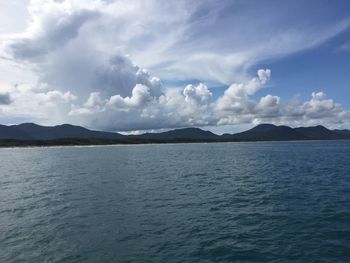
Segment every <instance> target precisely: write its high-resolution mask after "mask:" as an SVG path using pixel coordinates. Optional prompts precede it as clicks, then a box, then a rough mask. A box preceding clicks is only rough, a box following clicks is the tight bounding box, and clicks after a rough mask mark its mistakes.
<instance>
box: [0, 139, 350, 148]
mask: <svg viewBox="0 0 350 263" xmlns="http://www.w3.org/2000/svg"><path fill="white" fill-rule="evenodd" d="M11 141H12V140H11ZM321 141H328V142H331V141H350V139H305V140H237V141H185V140H179V141H152V142H151V141H147V142H115V143H103V142H101V143H94V144H92V143H91V144H89V143H77V144H71V143H61V144H55V143H53V141H51V140H50V141H37V143H33V142H32V143H30V142H29V143H27V142H26V141H16V142H13V143H12V144H11V143H10V144H9V143H4V140H0V148H1V149H5V148H9V149H11V148H61V147H98V146H143V145H166V144H167V145H169V144H170V145H171V144H173V145H176V144H207V143H259V142H261V143H264V142H321Z"/></svg>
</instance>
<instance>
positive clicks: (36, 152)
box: [0, 141, 350, 263]
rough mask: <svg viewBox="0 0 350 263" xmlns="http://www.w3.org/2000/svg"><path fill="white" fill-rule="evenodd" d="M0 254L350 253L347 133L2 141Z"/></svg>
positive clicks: (1, 257)
mask: <svg viewBox="0 0 350 263" xmlns="http://www.w3.org/2000/svg"><path fill="white" fill-rule="evenodd" d="M0 262H4V263H7V262H10V263H11V262H30V263H31V262H33V263H37V262H350V141H307V142H249V143H247V142H245V143H206V144H205V143H203V144H202V143H188V144H152V145H127V146H125V145H124V146H94V147H51V148H2V149H0Z"/></svg>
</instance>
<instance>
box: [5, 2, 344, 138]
mask: <svg viewBox="0 0 350 263" xmlns="http://www.w3.org/2000/svg"><path fill="white" fill-rule="evenodd" d="M349 10H350V3H349V1H340V0H339V1H321V0H319V1H287V0H285V1H273V0H270V1H229V0H223V1H213V0H206V1H185V0H180V1H176V2H165V1H159V0H147V1H141V0H135V1H132V2H131V1H124V0H115V1H113V0H111V1H105V0H86V1H82V0H65V1H53V0H52V1H46V0H45V1H44V0H32V1H29V0H13V1H3V2H0V44H1V45H0V122H1V123H4V124H10V123H18V122H24V121H30V122H37V123H40V124H45V125H55V124H60V123H72V124H78V125H83V126H86V127H89V128H94V129H103V130H113V131H127V132H133V131H144V130H158V129H170V128H178V127H188V126H197V127H204V128H206V129H210V130H213V131H215V132H218V133H222V132H228V131H237V130H242V129H244V128H247V127H251V126H253V125H256V124H259V123H265V122H270V123H275V124H287V125H291V126H302V125H303V126H308V125H318V124H322V125H326V126H328V127H331V128H350V112H349V109H350V100H349V95H348V94H349V92H348V89H349V84H348V83H349V81H348V75H349V73H350V72H349V71H350V70H349V69H350V59H349V58H350V13H349ZM146 69H147V70H146Z"/></svg>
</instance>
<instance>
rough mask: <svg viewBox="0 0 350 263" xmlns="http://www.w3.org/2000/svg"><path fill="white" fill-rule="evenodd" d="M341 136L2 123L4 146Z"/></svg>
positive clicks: (309, 130)
mask: <svg viewBox="0 0 350 263" xmlns="http://www.w3.org/2000/svg"><path fill="white" fill-rule="evenodd" d="M341 139H350V130H330V129H327V128H326V127H324V126H321V125H319V126H313V127H298V128H291V127H288V126H276V125H273V124H260V125H258V126H256V127H254V128H252V129H250V130H247V131H244V132H240V133H235V134H223V135H217V134H214V133H212V132H210V131H205V130H202V129H199V128H183V129H175V130H170V131H166V132H159V133H144V134H140V135H122V134H120V133H114V132H103V131H93V130H89V129H86V128H84V127H80V126H74V125H70V124H63V125H58V126H41V125H37V124H35V123H23V124H19V125H10V126H6V125H0V146H11V145H24V146H25V145H66V144H67V145H75V144H78V145H81V144H83V145H85V144H118V143H157V142H159V143H168V142H220V141H222V142H228V141H232V142H234V141H290V140H341Z"/></svg>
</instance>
